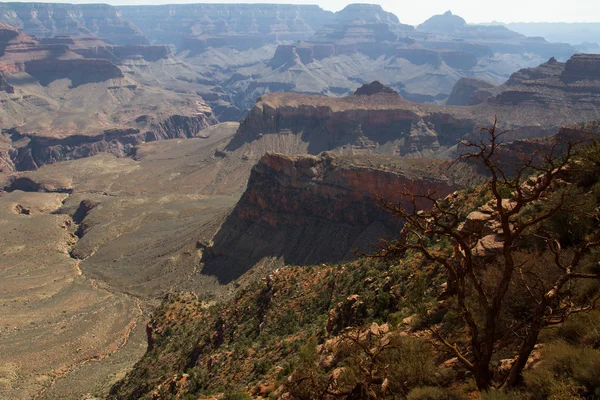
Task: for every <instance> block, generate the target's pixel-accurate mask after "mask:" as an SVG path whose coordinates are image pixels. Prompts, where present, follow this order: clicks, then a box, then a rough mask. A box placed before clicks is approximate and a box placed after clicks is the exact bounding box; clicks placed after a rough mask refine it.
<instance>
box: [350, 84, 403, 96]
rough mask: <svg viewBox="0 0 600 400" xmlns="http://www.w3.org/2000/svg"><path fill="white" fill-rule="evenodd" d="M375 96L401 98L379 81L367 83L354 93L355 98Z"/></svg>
mask: <svg viewBox="0 0 600 400" xmlns="http://www.w3.org/2000/svg"><path fill="white" fill-rule="evenodd" d="M375 94H391V95H396V96H400V95H399V94H398V92H396V91H395V90H393V89H391V88H389V87H387V86H385V85H383V84H382V83H381V82H379V81H373V82H371V83H366V84H364V85H362V86H361V87H359V88H358V89H356V92H354V95H355V96H373V95H375Z"/></svg>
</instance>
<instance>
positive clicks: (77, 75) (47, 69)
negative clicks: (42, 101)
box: [25, 59, 124, 87]
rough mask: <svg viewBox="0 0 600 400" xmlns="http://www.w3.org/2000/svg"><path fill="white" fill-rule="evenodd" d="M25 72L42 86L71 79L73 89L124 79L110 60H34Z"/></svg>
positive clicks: (26, 65)
mask: <svg viewBox="0 0 600 400" xmlns="http://www.w3.org/2000/svg"><path fill="white" fill-rule="evenodd" d="M25 72H27V73H28V74H29V75H31V76H33V77H34V78H36V79H37V80H38V81H39V82H40V84H41V85H42V86H47V85H48V84H49V83H51V82H53V81H55V80H57V79H63V78H69V80H70V81H71V86H72V87H77V86H80V85H84V84H86V83H94V82H105V81H107V80H109V79H116V78H123V76H124V75H123V72H121V70H120V69H119V67H117V66H116V65H114V64H113V63H111V62H110V61H108V60H99V59H92V60H88V59H76V60H60V59H54V60H33V61H28V62H26V63H25Z"/></svg>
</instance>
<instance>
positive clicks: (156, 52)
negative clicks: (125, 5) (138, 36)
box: [73, 45, 171, 62]
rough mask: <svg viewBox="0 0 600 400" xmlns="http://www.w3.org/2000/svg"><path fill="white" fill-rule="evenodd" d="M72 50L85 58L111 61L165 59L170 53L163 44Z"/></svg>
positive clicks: (104, 46)
mask: <svg viewBox="0 0 600 400" xmlns="http://www.w3.org/2000/svg"><path fill="white" fill-rule="evenodd" d="M73 51H74V52H75V53H77V54H80V55H82V56H83V57H85V58H103V59H106V60H109V61H112V62H122V61H124V60H126V59H142V60H146V61H149V62H153V61H158V60H161V59H166V58H168V57H169V56H170V55H171V51H170V50H169V48H168V47H167V46H163V45H154V46H153V45H148V46H146V45H124V46H107V45H103V46H95V47H86V48H79V49H73Z"/></svg>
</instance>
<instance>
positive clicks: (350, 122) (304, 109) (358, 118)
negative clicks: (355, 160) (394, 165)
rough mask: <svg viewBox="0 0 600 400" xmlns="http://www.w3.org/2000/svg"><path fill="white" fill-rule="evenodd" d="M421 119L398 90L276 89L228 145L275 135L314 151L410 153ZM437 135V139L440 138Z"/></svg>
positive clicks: (458, 127) (461, 124) (464, 126)
mask: <svg viewBox="0 0 600 400" xmlns="http://www.w3.org/2000/svg"><path fill="white" fill-rule="evenodd" d="M425 118H426V119H427V120H428V121H429V122H430V123H433V124H434V126H436V124H438V122H441V121H443V120H444V119H445V120H446V121H445V122H441V124H442V125H439V124H438V125H437V126H436V129H440V132H441V131H442V130H448V129H449V126H451V125H450V124H455V125H454V128H455V131H454V132H453V133H452V135H459V136H460V135H463V134H464V133H466V132H469V131H471V130H472V129H473V122H472V121H471V120H468V119H467V120H462V117H459V118H460V121H459V120H458V119H456V118H454V119H453V118H447V117H444V114H443V113H440V114H439V115H435V116H434V115H431V118H430V117H429V116H427V117H425ZM421 119H423V118H422V117H421V112H420V111H419V110H418V109H417V108H416V107H415V106H414V105H413V104H412V103H410V102H408V101H407V100H405V99H403V98H402V97H400V96H399V95H398V94H397V93H393V92H392V93H387V91H386V92H382V93H377V94H373V95H370V96H366V95H355V96H349V97H344V98H328V97H322V96H308V95H299V94H291V93H275V94H270V95H265V96H262V97H261V98H259V99H258V101H257V104H256V105H255V106H254V107H253V108H252V109H251V110H250V111H249V112H248V116H247V117H246V118H245V119H244V120H243V121H242V123H241V125H240V129H239V130H238V133H237V134H236V136H235V137H234V138H233V140H232V141H231V142H230V144H229V145H228V147H227V150H230V151H234V150H236V149H238V148H240V147H243V146H244V145H247V144H250V146H253V143H254V142H257V143H260V142H261V141H268V140H270V138H269V136H271V135H273V136H278V135H279V136H281V135H283V136H292V135H296V136H297V137H298V139H299V140H301V141H302V142H304V143H306V146H307V147H306V151H307V152H308V153H310V154H319V153H320V152H322V151H327V150H336V151H341V152H346V151H350V152H369V153H386V154H399V153H404V152H405V146H406V139H407V138H408V136H409V135H411V134H418V133H416V131H415V129H413V128H414V127H415V125H414V123H415V122H416V121H419V120H421ZM450 121H452V122H450ZM449 123H450V124H449ZM442 126H444V128H442ZM444 133H445V132H444ZM428 136H429V133H428ZM429 139H431V138H429ZM434 139H435V140H434V141H435V142H436V143H437V137H435V138H434ZM281 140H286V139H284V138H283V137H282V138H281ZM416 142H418V141H416ZM416 142H413V143H416ZM256 146H259V147H260V145H259V144H256ZM434 147H435V148H438V147H439V144H436V145H435V146H434ZM420 150H423V149H422V148H421V149H420ZM250 151H252V149H250Z"/></svg>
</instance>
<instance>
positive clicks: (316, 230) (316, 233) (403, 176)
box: [202, 153, 454, 283]
mask: <svg viewBox="0 0 600 400" xmlns="http://www.w3.org/2000/svg"><path fill="white" fill-rule="evenodd" d="M441 165H442V163H441V162H434V161H428V162H425V163H420V161H415V160H404V161H403V162H402V163H398V159H397V158H385V157H379V158H378V157H374V158H361V157H341V156H336V155H332V154H328V153H324V154H323V155H321V156H319V157H311V156H284V155H281V154H266V155H265V156H263V157H262V158H261V159H260V161H259V162H258V164H257V165H256V166H255V167H254V168H253V170H252V173H251V176H250V180H249V182H248V188H247V189H246V192H245V193H244V195H243V196H242V198H241V199H240V201H239V202H238V204H237V206H236V208H235V209H234V210H233V212H232V213H231V215H230V216H229V217H228V218H227V220H226V221H225V222H224V223H223V225H222V226H221V228H220V230H219V232H218V233H217V234H216V236H215V237H214V239H213V243H212V244H211V245H209V246H208V247H206V248H205V250H204V258H203V262H204V267H203V269H202V273H203V274H208V275H215V276H216V277H217V278H218V279H219V281H221V282H222V283H228V282H230V281H232V280H234V279H236V278H238V277H240V276H242V275H243V274H244V273H245V272H247V271H248V270H249V269H251V268H253V267H254V266H255V265H258V266H259V268H260V266H263V267H264V266H265V265H268V267H269V268H272V267H274V266H277V265H281V264H283V263H286V264H296V265H311V264H318V263H321V262H338V261H342V260H346V259H351V258H354V253H353V250H355V249H360V250H362V251H369V246H370V245H371V244H373V243H375V242H376V241H377V239H379V238H381V237H385V236H393V235H395V234H397V232H398V230H399V229H400V228H401V223H400V221H398V220H396V219H394V218H393V217H392V216H391V215H390V214H388V213H386V212H384V211H383V210H381V209H380V208H379V207H378V200H377V199H378V198H379V196H381V197H383V198H385V199H386V200H388V201H401V198H400V196H399V195H398V192H399V190H400V189H401V188H402V187H404V186H407V187H412V188H414V189H415V190H424V191H427V190H436V193H437V195H439V196H445V195H447V194H449V193H451V192H452V191H454V186H453V184H452V183H451V181H450V178H448V177H445V176H443V175H442V174H440V175H438V176H435V175H436V174H434V173H432V172H431V171H429V172H428V171H427V168H431V169H432V170H435V169H436V168H438V167H440V166H441ZM441 169H443V168H441ZM441 169H440V170H441ZM419 206H426V204H420V205H419ZM225 266H226V268H225Z"/></svg>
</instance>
